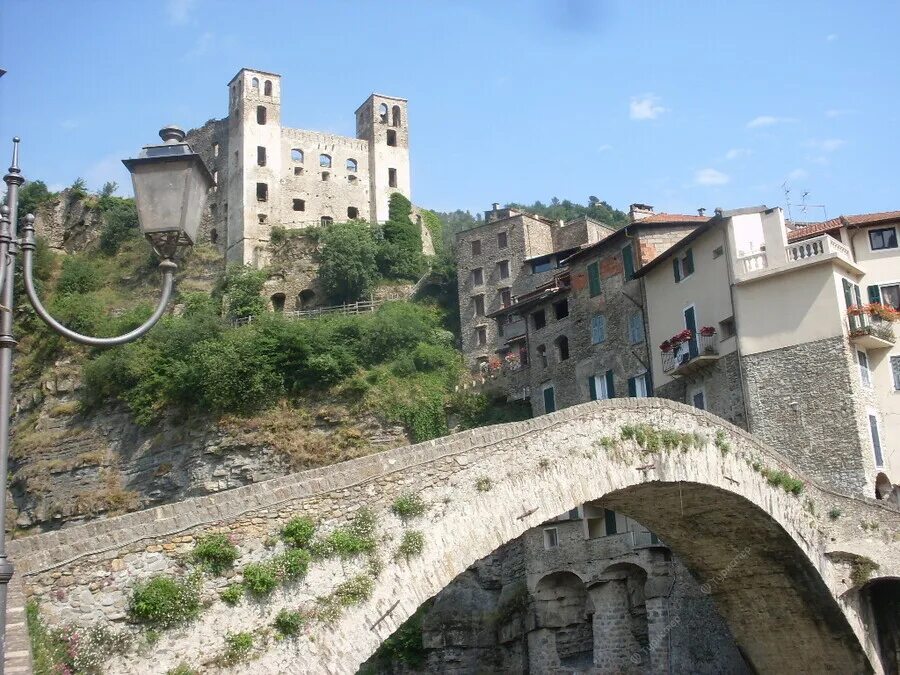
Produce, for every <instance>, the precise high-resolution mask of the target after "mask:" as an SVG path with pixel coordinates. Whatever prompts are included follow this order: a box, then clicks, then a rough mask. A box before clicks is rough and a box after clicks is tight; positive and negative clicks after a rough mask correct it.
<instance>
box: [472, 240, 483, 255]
mask: <svg viewBox="0 0 900 675" xmlns="http://www.w3.org/2000/svg"><path fill="white" fill-rule="evenodd" d="M472 255H481V239H473V240H472Z"/></svg>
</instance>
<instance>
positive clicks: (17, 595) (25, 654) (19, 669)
mask: <svg viewBox="0 0 900 675" xmlns="http://www.w3.org/2000/svg"><path fill="white" fill-rule="evenodd" d="M31 672H32V669H31V643H30V641H29V639H28V626H27V625H26V623H25V593H24V590H23V588H22V577H21V576H19V575H18V574H16V575H14V576H13V578H12V580H11V581H10V582H9V589H8V590H7V603H6V658H5V659H4V663H3V670H2V675H31Z"/></svg>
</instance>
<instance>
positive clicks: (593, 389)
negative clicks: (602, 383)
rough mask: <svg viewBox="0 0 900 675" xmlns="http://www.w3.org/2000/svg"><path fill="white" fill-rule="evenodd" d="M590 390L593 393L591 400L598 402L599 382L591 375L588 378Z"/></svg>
mask: <svg viewBox="0 0 900 675" xmlns="http://www.w3.org/2000/svg"><path fill="white" fill-rule="evenodd" d="M588 389H590V391H591V400H592V401H596V400H597V381H596V380H595V379H594V376H593V375H591V376H590V377H589V378H588Z"/></svg>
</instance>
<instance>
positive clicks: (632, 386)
mask: <svg viewBox="0 0 900 675" xmlns="http://www.w3.org/2000/svg"><path fill="white" fill-rule="evenodd" d="M636 379H637V378H634V377H629V378H628V395H629V396H630V397H632V398H634V397H635V396H637V382H636V381H635V380H636Z"/></svg>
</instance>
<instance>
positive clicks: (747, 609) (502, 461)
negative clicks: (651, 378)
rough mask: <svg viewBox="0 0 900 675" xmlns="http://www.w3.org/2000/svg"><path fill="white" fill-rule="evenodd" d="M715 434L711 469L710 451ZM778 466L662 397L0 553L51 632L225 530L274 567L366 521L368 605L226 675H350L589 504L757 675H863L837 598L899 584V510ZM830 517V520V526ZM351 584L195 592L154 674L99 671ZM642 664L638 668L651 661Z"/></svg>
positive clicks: (336, 572)
mask: <svg viewBox="0 0 900 675" xmlns="http://www.w3.org/2000/svg"><path fill="white" fill-rule="evenodd" d="M625 424H632V425H633V424H654V425H657V426H658V427H660V428H662V429H669V430H673V431H678V432H691V433H698V434H700V435H701V436H702V437H703V438H705V439H707V441H706V442H705V443H702V444H701V447H699V448H697V447H695V448H693V449H690V450H687V451H670V452H665V451H662V450H661V451H659V452H654V453H650V454H644V453H641V452H640V450H639V449H638V448H637V447H636V446H635V445H634V444H633V443H632V442H630V441H628V442H625V441H622V442H621V443H620V444H610V443H608V442H606V441H604V442H603V443H599V442H595V441H598V440H599V439H604V438H616V437H617V435H618V434H619V430H620V427H621V426H622V425H625ZM720 434H721V437H722V438H723V439H724V440H725V441H727V442H728V448H727V452H726V451H724V450H722V449H721V448H720V447H716V446H714V445H713V443H712V441H711V440H710V439H713V438H717V437H718V436H719V435H720ZM776 468H777V469H780V470H782V471H785V472H787V473H788V474H792V475H798V473H799V472H798V470H797V469H796V468H795V467H794V466H792V465H791V464H790V463H788V462H787V461H785V460H784V459H783V458H782V457H780V456H779V455H778V454H777V453H775V452H774V451H772V450H771V449H770V448H768V447H766V446H763V445H761V444H759V443H758V442H757V441H755V440H754V439H753V438H752V437H750V436H749V435H748V434H746V433H744V432H742V431H741V430H739V429H737V428H736V427H733V426H730V425H728V424H727V423H725V422H723V421H722V420H720V419H718V418H716V417H714V416H712V415H710V414H708V413H706V412H704V411H699V410H695V409H690V408H686V407H685V406H681V405H679V404H676V403H673V402H670V401H665V400H662V399H639V400H624V399H619V400H615V401H607V402H604V403H593V404H588V405H585V406H577V407H572V408H569V409H566V410H563V411H560V412H558V413H555V414H553V415H546V416H542V417H540V418H536V419H532V420H528V421H525V422H520V423H515V424H509V425H501V426H497V427H490V428H486V429H478V430H474V431H469V432H464V433H461V434H456V435H454V436H451V437H448V438H445V439H440V440H438V441H431V442H428V443H424V444H419V445H416V446H411V447H408V448H403V449H398V450H393V451H388V452H385V453H381V454H379V455H372V456H368V457H364V458H360V459H357V460H353V461H349V462H345V463H342V464H339V465H335V466H331V467H327V468H323V469H316V470H312V471H308V472H304V473H302V474H295V475H292V476H287V477H284V478H279V479H274V480H272V481H268V482H266V483H264V484H258V485H253V486H247V487H243V488H237V489H234V490H231V491H229V492H227V493H224V494H219V495H212V496H207V497H202V498H198V499H194V500H190V501H186V502H182V503H180V504H177V505H170V506H163V507H159V508H156V509H152V510H149V511H145V512H141V513H135V514H128V515H125V516H121V517H119V518H115V519H110V520H106V521H99V522H94V523H89V524H86V525H83V526H80V527H77V528H71V529H67V530H62V531H59V532H52V533H47V534H44V535H38V536H35V537H29V538H26V539H22V540H17V541H14V542H12V543H11V545H10V554H11V557H12V559H13V560H14V561H15V562H16V564H17V569H18V573H19V574H22V575H24V577H25V581H26V587H27V589H28V592H29V593H30V594H31V595H32V596H33V597H35V598H37V599H39V600H41V602H42V609H43V611H44V612H45V614H46V616H47V618H48V620H49V621H50V622H51V623H54V624H58V623H59V622H62V621H66V620H75V621H80V622H89V621H99V622H107V623H116V622H117V621H119V620H118V619H117V618H116V617H119V616H120V614H121V605H122V602H123V598H124V597H126V596H127V594H128V593H129V590H130V589H131V588H132V586H133V585H134V583H135V582H136V581H138V580H141V579H145V578H147V576H148V575H149V574H151V570H171V571H173V572H176V573H178V574H182V573H186V572H187V569H188V567H189V564H188V560H189V553H190V551H191V548H192V544H193V541H194V539H195V538H196V537H197V536H198V535H200V534H203V533H205V532H210V531H225V532H228V533H230V535H232V536H233V537H234V539H235V540H236V541H237V543H238V547H239V550H240V559H239V561H238V564H237V569H238V570H240V569H242V568H243V567H244V566H245V565H246V564H247V563H249V562H251V561H257V560H262V559H267V558H269V557H271V556H272V555H275V554H277V553H278V552H279V547H280V544H275V545H274V548H267V546H269V545H271V544H266V542H267V541H269V542H270V541H272V537H273V535H275V534H277V532H278V530H279V528H280V527H281V526H282V525H283V524H284V523H285V522H286V521H287V520H288V519H290V518H292V517H294V516H297V515H308V516H310V517H312V518H314V519H315V520H317V521H318V523H319V527H320V530H321V531H323V532H328V531H331V530H332V529H333V528H334V527H336V526H338V525H340V524H342V523H346V522H347V520H348V518H350V517H351V516H352V514H353V513H354V512H355V511H357V510H358V509H359V508H361V507H362V506H366V507H368V508H370V509H372V510H373V512H374V513H375V514H376V515H378V516H379V522H380V525H379V529H378V540H379V542H380V544H379V546H380V548H381V550H383V551H384V558H383V562H384V567H383V568H382V569H381V570H380V571H377V576H376V577H373V579H374V588H373V594H372V596H371V598H370V599H368V600H365V601H363V603H362V604H361V606H359V607H356V608H353V609H352V610H349V609H348V611H346V612H345V613H344V614H343V615H342V616H341V618H340V619H339V620H337V622H336V623H335V624H334V625H332V626H328V627H324V626H322V625H319V624H312V625H310V626H309V628H308V633H306V634H305V635H306V637H301V638H300V639H298V640H290V641H282V642H275V643H273V642H265V648H264V649H261V650H259V651H258V652H256V653H255V654H254V657H256V660H254V661H252V662H250V663H248V664H245V665H244V666H242V672H288V671H290V670H291V669H294V670H297V671H298V672H303V671H309V670H316V669H320V670H321V669H323V668H324V669H327V670H330V671H332V672H352V670H353V669H355V668H356V667H357V666H358V664H359V663H361V662H362V661H364V660H365V659H366V658H367V657H368V656H369V655H370V654H371V653H372V652H373V651H374V649H375V647H376V646H377V645H378V644H379V642H380V641H381V640H382V639H384V638H385V637H387V636H388V635H390V634H392V633H393V632H394V631H395V630H396V628H397V627H398V626H399V625H400V624H402V623H403V621H405V620H406V619H407V618H408V617H409V616H410V615H411V614H412V613H413V612H414V611H415V609H416V608H417V607H418V606H419V605H421V603H422V602H424V601H425V600H426V599H428V598H430V597H432V596H433V595H435V594H436V593H437V592H438V591H439V590H440V589H441V588H443V587H444V586H446V585H447V584H449V583H450V581H451V580H452V579H453V578H455V577H456V576H457V575H459V574H460V573H462V572H463V571H464V570H465V569H466V568H467V567H469V565H471V564H472V563H473V562H474V561H475V560H478V559H480V558H482V557H484V556H485V555H488V554H489V553H490V552H491V551H493V550H494V549H496V548H497V547H499V546H500V545H502V544H504V543H506V542H508V541H511V540H513V539H515V538H516V537H518V536H520V535H521V534H522V533H524V532H525V531H526V530H528V529H529V528H531V527H534V526H536V525H539V524H540V523H543V522H545V521H546V520H548V519H549V518H551V517H553V516H554V514H558V513H561V512H565V511H567V510H569V509H571V508H572V507H573V506H575V505H577V504H581V503H584V502H586V501H591V500H593V499H595V498H597V497H600V496H603V495H605V496H604V497H603V504H604V506H607V505H608V506H607V507H608V508H612V509H614V510H616V511H618V512H622V513H625V514H628V515H629V516H631V517H634V518H637V519H639V520H640V522H643V523H645V524H646V525H647V526H648V527H650V528H651V529H652V530H653V531H655V532H657V533H658V534H659V535H660V537H662V538H663V539H664V541H666V543H667V544H668V545H669V546H671V548H672V550H673V551H674V552H676V554H677V555H679V557H680V558H681V559H682V561H683V562H684V564H685V565H686V566H687V567H688V568H689V569H690V570H691V572H692V574H694V575H695V576H696V578H697V579H698V581H700V582H701V584H703V585H704V587H705V588H707V589H708V590H709V595H710V597H712V598H713V599H714V600H715V602H716V603H717V605H718V607H719V608H720V611H721V612H722V614H723V616H724V617H725V619H726V621H727V622H728V625H729V628H730V629H731V631H732V633H733V634H734V636H735V639H736V640H737V641H738V643H739V644H740V645H741V647H742V649H743V650H744V653H745V654H746V656H747V658H748V660H749V661H750V662H751V665H752V666H753V667H754V668H755V669H757V670H760V671H767V670H768V671H781V670H784V669H791V668H792V664H793V665H796V663H798V662H799V663H804V664H806V665H807V666H808V667H809V668H810V669H811V670H817V669H827V668H836V669H838V670H842V671H844V672H850V671H853V672H856V671H861V670H866V669H867V668H868V666H867V665H864V664H866V663H867V659H868V658H870V652H871V643H870V642H868V641H867V638H866V635H867V632H866V631H867V630H868V628H867V627H866V626H865V625H864V622H863V620H862V619H861V618H860V616H861V615H860V613H859V609H858V608H857V607H856V606H855V605H854V601H853V598H855V597H856V590H857V589H858V587H859V581H858V580H854V579H853V578H852V575H850V574H849V570H850V569H851V568H852V565H853V563H852V560H853V559H858V558H860V557H861V556H862V557H868V558H870V559H871V560H873V561H877V563H878V564H879V565H880V568H879V570H878V574H879V575H884V576H890V575H897V574H900V552H898V551H896V550H895V549H896V547H894V548H893V549H892V548H890V547H885V546H884V542H885V541H891V540H892V538H893V537H896V536H897V519H896V512H893V511H889V510H888V509H886V508H885V507H884V506H883V505H881V504H880V503H877V502H875V501H874V500H860V499H853V498H851V497H846V496H842V495H840V494H837V493H835V492H834V491H832V490H829V489H823V487H822V486H821V485H820V484H818V483H816V482H815V481H813V480H808V481H806V483H805V486H804V489H803V493H802V495H801V496H799V497H798V496H796V495H794V494H791V493H789V492H787V491H785V490H783V489H782V488H781V487H778V486H777V485H772V484H771V483H770V482H769V481H767V480H766V478H765V477H764V476H763V475H762V474H761V471H762V470H763V469H765V470H766V471H772V470H774V469H776ZM485 478H489V483H487V484H485V483H484V481H483V480H482V479H485ZM409 491H414V492H417V493H418V494H420V496H421V497H422V498H423V500H424V501H425V502H426V503H427V504H428V505H429V509H428V511H427V513H426V514H425V515H423V516H422V517H421V518H420V519H419V520H418V521H414V522H413V523H412V524H411V525H406V526H405V525H404V523H402V522H401V521H400V520H399V519H398V518H396V517H395V516H393V515H392V514H391V512H390V505H391V504H392V503H393V501H394V500H395V499H396V498H397V497H398V496H399V495H401V494H404V493H408V492H409ZM679 505H680V506H679ZM711 506H713V507H715V508H711ZM836 509H837V510H839V511H840V513H841V515H840V517H839V518H838V519H832V518H830V517H829V516H828V515H827V514H828V513H829V512H830V511H834V510H836ZM862 520H865V521H866V522H867V528H866V529H865V530H861V529H860V528H859V525H858V523H859V522H860V521H862ZM409 526H411V527H415V528H416V529H418V530H420V531H422V532H423V533H424V534H425V548H424V550H423V552H422V554H421V556H420V557H417V558H411V559H406V560H402V559H397V558H396V557H395V554H394V551H395V546H396V542H397V541H398V540H399V538H400V536H401V533H402V532H403V531H404V529H405V527H409ZM461 533H464V535H465V536H461ZM854 556H855V558H854ZM366 570H367V563H366V562H365V561H362V560H360V561H353V560H351V561H347V562H346V563H344V564H343V565H341V564H340V563H339V562H338V561H329V560H326V561H323V562H321V563H315V564H314V565H313V567H312V569H311V570H310V573H309V575H308V577H307V578H306V579H305V580H304V581H302V582H294V583H291V584H288V585H287V586H284V587H282V588H280V589H279V590H276V591H275V592H274V593H272V594H271V595H270V596H269V598H268V600H267V601H266V602H265V603H264V604H258V603H253V602H242V603H240V604H239V605H238V606H237V607H234V608H232V607H228V606H226V605H224V604H223V603H221V602H219V601H217V600H216V597H217V591H218V590H219V589H221V588H222V587H223V585H224V584H226V583H227V580H225V579H223V578H221V577H207V578H206V580H205V581H204V583H203V588H202V595H203V598H204V599H205V600H207V601H208V602H209V603H210V604H209V607H207V608H206V609H205V610H204V612H203V614H202V616H201V618H200V619H199V620H198V621H196V622H194V623H192V624H190V625H189V626H187V627H185V628H184V629H181V630H178V631H169V632H166V633H164V634H163V635H162V636H161V637H160V640H159V642H158V643H157V646H156V648H155V649H154V651H153V655H152V657H151V656H142V655H141V654H139V653H132V654H129V656H128V657H127V658H124V659H118V660H115V661H113V662H111V663H110V668H111V669H112V670H113V671H114V672H121V673H130V672H134V673H138V672H140V673H146V672H165V671H166V670H167V669H168V668H171V667H173V666H174V665H175V664H176V663H177V662H178V661H182V660H186V661H188V662H196V661H198V660H202V659H203V658H204V657H205V656H206V655H209V654H214V653H217V652H219V650H221V648H222V636H223V634H224V633H228V632H235V631H246V630H258V629H259V630H261V629H263V628H264V627H265V626H267V625H268V624H269V623H270V622H271V620H272V618H273V616H274V615H275V614H276V613H277V612H278V611H279V610H280V609H282V608H286V607H296V606H297V604H298V603H299V604H300V606H301V607H303V606H308V605H310V604H311V603H313V602H314V598H315V596H317V595H322V594H327V593H329V592H330V591H331V590H332V589H334V587H335V584H336V583H338V582H340V581H342V580H345V579H348V578H352V577H353V576H355V575H357V574H367V572H366ZM368 573H371V574H376V571H372V572H368ZM235 578H238V579H239V578H240V572H238V574H237V575H236V577H235ZM651 596H652V594H651V593H648V594H647V599H648V603H649V600H650V598H651ZM838 597H840V598H841V603H840V604H839V603H838V602H837V600H836V598H838ZM647 612H648V621H650V618H649V617H656V618H654V620H653V621H652V622H651V623H650V632H649V635H648V641H649V645H651V646H652V645H654V644H660V643H661V640H662V639H663V638H662V637H661V636H662V635H664V634H665V624H664V623H663V622H661V621H658V620H657V619H659V618H661V617H662V616H663V614H662V613H661V612H660V611H659V610H658V608H654V607H652V606H648V608H647ZM771 616H778V617H780V621H781V623H780V626H781V628H782V630H780V631H775V632H773V631H772V630H771V625H770V621H769V619H768V618H767V617H771ZM761 617H766V618H761ZM260 635H262V634H261V633H260ZM310 638H311V639H310ZM260 639H262V638H260ZM650 651H651V659H653V658H661V657H660V656H659V654H658V652H657V651H654V650H653V649H651V650H650ZM867 654H868V655H867ZM654 667H655V666H654Z"/></svg>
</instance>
